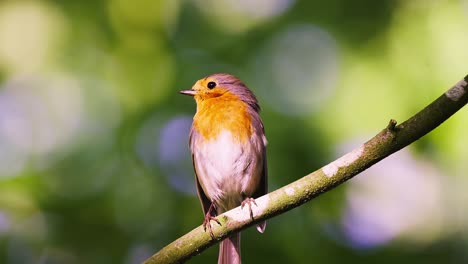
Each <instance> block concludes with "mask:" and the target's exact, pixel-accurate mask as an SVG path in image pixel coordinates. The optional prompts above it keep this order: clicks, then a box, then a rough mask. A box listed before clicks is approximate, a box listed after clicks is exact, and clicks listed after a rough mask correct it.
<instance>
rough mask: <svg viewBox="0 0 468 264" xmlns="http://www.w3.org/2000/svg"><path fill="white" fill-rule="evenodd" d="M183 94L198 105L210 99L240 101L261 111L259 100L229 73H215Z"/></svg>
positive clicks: (182, 92)
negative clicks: (193, 99)
mask: <svg viewBox="0 0 468 264" xmlns="http://www.w3.org/2000/svg"><path fill="white" fill-rule="evenodd" d="M180 93H181V94H185V95H191V96H193V97H194V98H195V101H196V102H197V104H200V103H203V102H205V101H207V100H209V99H213V98H218V99H225V100H226V101H229V100H240V101H242V102H244V103H246V104H247V105H248V106H249V107H251V108H252V109H253V110H255V111H257V112H258V111H259V110H260V107H259V106H258V102H257V98H256V97H255V95H254V94H253V93H252V91H250V89H249V88H247V86H246V85H245V84H244V83H243V82H242V81H241V80H239V79H238V78H237V77H235V76H233V75H230V74H227V73H215V74H212V75H209V76H207V77H205V78H203V79H200V80H198V81H197V82H196V83H195V84H194V85H193V87H192V89H190V90H183V91H180Z"/></svg>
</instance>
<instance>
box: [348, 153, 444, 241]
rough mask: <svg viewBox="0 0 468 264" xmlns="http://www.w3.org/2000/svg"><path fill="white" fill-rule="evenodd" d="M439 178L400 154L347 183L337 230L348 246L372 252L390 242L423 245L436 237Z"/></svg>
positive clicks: (428, 167)
mask: <svg viewBox="0 0 468 264" xmlns="http://www.w3.org/2000/svg"><path fill="white" fill-rule="evenodd" d="M441 179H442V178H441V177H440V175H439V173H438V171H437V170H436V169H435V168H434V167H433V166H431V164H429V163H427V162H424V161H421V160H416V159H414V158H413V157H412V156H411V153H410V152H409V151H408V150H402V151H400V152H398V153H396V154H394V155H392V156H390V157H387V158H386V159H385V160H383V161H381V162H380V163H379V164H377V165H375V166H373V167H372V168H370V169H368V170H366V171H365V172H363V173H362V175H360V176H359V177H357V178H356V179H354V180H353V181H351V182H350V183H349V185H348V189H347V194H346V196H347V203H346V207H345V210H344V215H343V218H342V227H343V230H344V233H345V235H346V237H347V238H348V239H349V242H350V245H351V246H352V247H357V248H372V247H377V246H381V245H384V244H386V243H388V242H390V241H392V240H394V239H396V238H400V239H406V241H408V242H414V243H422V244H424V243H427V242H431V241H434V239H436V238H437V237H438V236H439V235H440V231H441V230H440V227H441V224H442V218H441V216H442V215H443V213H442V211H441V210H442V200H441V184H440V181H441Z"/></svg>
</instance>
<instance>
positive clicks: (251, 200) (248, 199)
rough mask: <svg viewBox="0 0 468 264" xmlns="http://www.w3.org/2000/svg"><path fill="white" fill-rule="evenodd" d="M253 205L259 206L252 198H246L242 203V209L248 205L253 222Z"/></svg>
mask: <svg viewBox="0 0 468 264" xmlns="http://www.w3.org/2000/svg"><path fill="white" fill-rule="evenodd" d="M252 204H255V206H257V203H256V202H255V199H254V198H252V197H247V198H245V200H244V201H242V203H241V209H244V206H245V205H248V206H249V212H250V218H252V220H253V219H254V217H253V212H252Z"/></svg>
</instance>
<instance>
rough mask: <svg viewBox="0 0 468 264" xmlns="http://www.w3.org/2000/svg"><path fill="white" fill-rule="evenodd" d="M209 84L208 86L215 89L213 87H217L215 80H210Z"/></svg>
mask: <svg viewBox="0 0 468 264" xmlns="http://www.w3.org/2000/svg"><path fill="white" fill-rule="evenodd" d="M207 86H208V88H210V89H213V88H215V87H216V83H215V82H209V83H208V85H207Z"/></svg>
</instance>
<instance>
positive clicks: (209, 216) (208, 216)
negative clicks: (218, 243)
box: [203, 203, 221, 239]
mask: <svg viewBox="0 0 468 264" xmlns="http://www.w3.org/2000/svg"><path fill="white" fill-rule="evenodd" d="M215 207H216V205H215V203H211V205H210V208H208V212H206V214H205V219H204V220H203V230H205V232H206V228H207V227H208V231H209V232H210V236H211V238H212V239H214V235H213V230H211V223H210V221H211V220H213V221H215V222H216V223H218V225H221V222H219V220H218V218H216V217H215V216H213V210H216V209H215ZM215 214H216V213H215Z"/></svg>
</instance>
